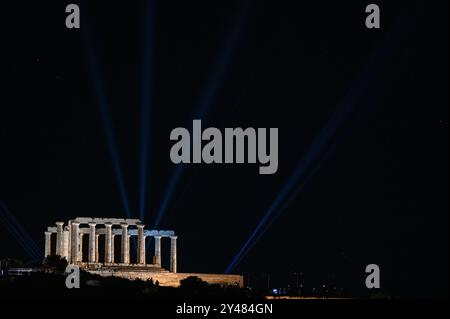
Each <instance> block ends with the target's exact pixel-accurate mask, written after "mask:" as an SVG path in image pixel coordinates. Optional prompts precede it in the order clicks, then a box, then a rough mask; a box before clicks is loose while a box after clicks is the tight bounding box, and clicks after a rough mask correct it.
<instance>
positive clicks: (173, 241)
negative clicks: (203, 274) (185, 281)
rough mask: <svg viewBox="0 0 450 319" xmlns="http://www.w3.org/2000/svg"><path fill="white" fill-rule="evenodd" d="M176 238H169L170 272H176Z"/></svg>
mask: <svg viewBox="0 0 450 319" xmlns="http://www.w3.org/2000/svg"><path fill="white" fill-rule="evenodd" d="M177 238H178V237H177V236H171V237H170V271H171V272H173V273H176V272H177Z"/></svg>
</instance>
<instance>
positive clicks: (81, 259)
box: [78, 233, 84, 262]
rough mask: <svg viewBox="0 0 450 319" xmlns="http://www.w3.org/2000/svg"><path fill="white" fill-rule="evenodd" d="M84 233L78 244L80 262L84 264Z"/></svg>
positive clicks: (81, 234)
mask: <svg viewBox="0 0 450 319" xmlns="http://www.w3.org/2000/svg"><path fill="white" fill-rule="evenodd" d="M83 235H84V234H83V233H80V236H79V237H80V239H79V242H78V261H79V262H83Z"/></svg>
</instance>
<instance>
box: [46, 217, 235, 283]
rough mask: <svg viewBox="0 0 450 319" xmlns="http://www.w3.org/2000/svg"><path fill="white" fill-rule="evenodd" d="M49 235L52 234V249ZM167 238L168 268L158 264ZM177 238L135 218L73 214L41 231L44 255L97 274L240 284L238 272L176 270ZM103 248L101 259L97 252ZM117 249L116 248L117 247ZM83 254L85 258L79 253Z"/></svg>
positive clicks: (168, 280)
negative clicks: (149, 248) (133, 241)
mask: <svg viewBox="0 0 450 319" xmlns="http://www.w3.org/2000/svg"><path fill="white" fill-rule="evenodd" d="M52 234H56V245H55V246H56V249H54V251H53V252H52V247H53V246H52ZM100 236H104V238H103V242H104V247H102V248H101V247H99V242H100V240H99V237H100ZM119 236H120V246H118V248H120V254H119V255H118V256H116V248H115V247H116V246H115V244H116V241H118V240H116V237H119ZM133 236H135V237H137V252H136V256H137V258H136V262H135V263H132V262H131V259H130V238H131V237H133ZM84 237H87V240H88V245H86V246H88V247H89V248H88V253H87V254H83V240H84ZM152 237H153V239H154V249H153V256H152V259H151V263H148V262H147V256H146V240H147V238H152ZM163 239H165V240H170V265H169V270H166V269H164V268H163V267H162V264H161V241H162V240H163ZM177 239H178V237H177V236H176V235H175V232H174V231H166V230H159V231H158V230H146V229H145V225H144V224H142V223H141V221H140V220H138V219H119V218H86V217H77V218H75V219H72V220H69V222H68V223H67V225H65V223H64V222H56V227H48V228H47V231H46V232H45V257H47V256H50V255H59V256H61V257H63V258H65V259H66V260H67V261H68V263H69V264H76V265H78V266H79V267H80V268H81V269H84V270H86V271H89V272H91V273H93V274H97V275H101V276H105V277H108V276H116V277H121V278H127V279H130V280H136V279H141V280H148V279H153V280H154V281H155V282H156V281H158V282H159V283H160V285H162V286H173V287H176V286H178V285H179V283H180V280H182V279H184V278H187V277H189V276H197V277H199V278H201V279H203V280H204V281H206V282H208V283H211V284H220V285H239V286H240V287H242V285H243V277H242V276H239V275H220V274H192V273H186V274H183V273H177ZM101 249H104V250H103V254H102V256H103V260H100V254H99V251H100V250H101ZM117 251H119V249H117ZM86 255H87V258H86V259H87V260H85V259H84V258H83V256H86Z"/></svg>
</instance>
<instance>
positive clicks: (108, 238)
mask: <svg viewBox="0 0 450 319" xmlns="http://www.w3.org/2000/svg"><path fill="white" fill-rule="evenodd" d="M112 226H113V225H112V224H111V223H106V224H105V264H111V263H112Z"/></svg>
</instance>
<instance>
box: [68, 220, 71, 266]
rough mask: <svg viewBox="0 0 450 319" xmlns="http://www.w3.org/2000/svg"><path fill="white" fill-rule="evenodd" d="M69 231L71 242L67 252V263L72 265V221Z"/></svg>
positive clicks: (69, 223)
mask: <svg viewBox="0 0 450 319" xmlns="http://www.w3.org/2000/svg"><path fill="white" fill-rule="evenodd" d="M67 229H68V232H69V240H68V241H67V246H68V247H69V248H68V250H67V256H68V258H67V262H68V263H69V264H70V263H71V262H72V222H71V221H70V220H69V222H68V223H67Z"/></svg>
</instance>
